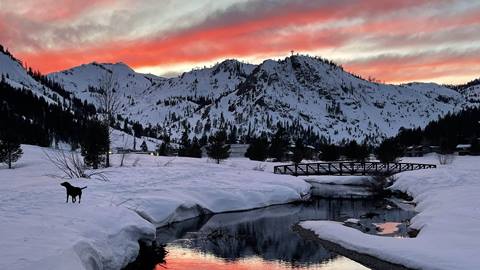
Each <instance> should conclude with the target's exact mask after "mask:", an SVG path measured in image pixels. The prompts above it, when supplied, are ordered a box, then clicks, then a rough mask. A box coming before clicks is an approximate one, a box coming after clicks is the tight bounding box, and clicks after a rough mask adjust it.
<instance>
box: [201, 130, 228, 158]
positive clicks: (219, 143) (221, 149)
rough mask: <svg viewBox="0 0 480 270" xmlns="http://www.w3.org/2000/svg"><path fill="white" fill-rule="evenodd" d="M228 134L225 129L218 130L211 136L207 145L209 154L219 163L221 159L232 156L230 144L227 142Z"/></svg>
mask: <svg viewBox="0 0 480 270" xmlns="http://www.w3.org/2000/svg"><path fill="white" fill-rule="evenodd" d="M226 141H227V134H226V132H225V131H223V130H222V131H218V132H217V133H215V134H214V135H213V136H210V138H209V144H208V146H207V155H208V156H209V157H210V158H211V159H214V160H215V161H216V162H217V164H220V161H221V160H224V159H227V158H228V157H229V156H230V145H228V144H226Z"/></svg>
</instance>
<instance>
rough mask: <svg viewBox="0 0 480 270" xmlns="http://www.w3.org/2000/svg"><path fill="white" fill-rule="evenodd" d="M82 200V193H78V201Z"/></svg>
mask: <svg viewBox="0 0 480 270" xmlns="http://www.w3.org/2000/svg"><path fill="white" fill-rule="evenodd" d="M81 200H82V193H80V194H78V203H80V201H81Z"/></svg>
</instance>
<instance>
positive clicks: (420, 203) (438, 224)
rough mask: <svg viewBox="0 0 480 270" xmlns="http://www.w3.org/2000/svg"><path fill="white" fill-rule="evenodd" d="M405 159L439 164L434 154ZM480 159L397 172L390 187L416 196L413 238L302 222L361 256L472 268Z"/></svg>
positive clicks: (479, 233) (477, 261)
mask: <svg viewBox="0 0 480 270" xmlns="http://www.w3.org/2000/svg"><path fill="white" fill-rule="evenodd" d="M404 161H406V162H425V163H438V161H437V160H436V159H435V157H434V156H429V157H424V158H405V159H404ZM478 164H480V157H468V156H465V157H456V159H455V160H454V162H453V164H451V165H445V166H439V168H437V169H435V170H423V171H412V172H404V173H401V174H398V179H397V181H396V182H395V184H394V185H393V187H392V188H393V189H397V190H400V191H403V192H407V193H408V194H410V195H412V196H413V197H414V200H415V202H416V204H417V207H416V210H417V211H418V212H419V213H418V214H417V215H416V216H415V217H414V218H413V219H412V221H411V222H412V223H411V226H410V227H411V228H413V229H419V230H420V233H419V234H418V236H417V237H416V238H406V239H405V238H388V237H381V236H371V235H366V234H364V233H362V232H360V231H358V230H355V229H353V228H349V227H346V226H344V225H342V224H341V223H336V222H332V221H306V222H302V223H300V225H301V226H302V227H303V228H306V229H309V230H312V231H313V232H314V233H315V234H316V235H317V236H318V237H319V238H320V239H323V240H326V241H330V242H333V243H335V244H338V245H340V246H341V247H343V248H346V249H348V250H352V251H355V252H358V253H361V254H366V255H370V256H374V257H377V258H379V259H382V260H385V261H388V262H391V263H395V264H400V265H404V266H406V267H409V268H415V269H475V268H477V267H478V265H480V258H479V257H478V254H480V246H479V245H478V242H479V240H480V219H479V218H478V217H479V216H480V201H479V200H478V198H480V181H479V180H480V168H478Z"/></svg>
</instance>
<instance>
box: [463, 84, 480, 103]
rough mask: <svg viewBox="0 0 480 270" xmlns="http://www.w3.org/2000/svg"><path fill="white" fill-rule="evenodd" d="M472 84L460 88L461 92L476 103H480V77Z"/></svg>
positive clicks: (471, 101)
mask: <svg viewBox="0 0 480 270" xmlns="http://www.w3.org/2000/svg"><path fill="white" fill-rule="evenodd" d="M474 82H476V83H472V84H471V85H469V86H468V87H466V88H463V89H460V90H459V91H460V93H462V94H463V96H465V98H466V99H467V100H468V101H469V102H470V103H474V104H479V103H480V79H477V80H475V81H474Z"/></svg>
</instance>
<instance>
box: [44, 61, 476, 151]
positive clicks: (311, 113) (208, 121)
mask: <svg viewBox="0 0 480 270" xmlns="http://www.w3.org/2000/svg"><path fill="white" fill-rule="evenodd" d="M106 74H112V76H113V78H114V80H115V84H116V88H115V89H118V91H119V92H120V94H121V99H122V112H121V113H122V115H123V116H124V117H128V118H129V119H130V120H135V121H139V122H141V123H143V124H151V125H153V126H155V125H157V124H158V126H159V128H160V129H161V130H164V131H166V132H167V133H170V134H172V135H173V136H174V137H178V136H179V135H180V134H181V132H182V131H183V130H184V127H185V126H186V127H188V128H189V129H190V131H191V136H197V137H200V136H202V135H203V134H210V133H211V132H213V131H215V130H217V129H220V128H222V127H226V128H228V129H232V128H233V127H235V128H236V131H237V133H238V134H239V135H245V134H247V133H248V132H250V134H252V135H253V134H257V135H258V134H260V133H261V132H271V131H272V130H273V129H274V128H275V126H276V124H277V123H281V124H283V125H285V126H295V127H303V128H304V129H305V130H310V131H312V132H314V133H318V134H319V135H320V136H324V137H325V138H330V139H331V140H332V141H336V142H338V141H341V140H342V139H351V138H354V139H357V140H363V139H365V138H369V139H370V140H372V141H378V140H379V139H381V138H382V137H385V136H392V135H395V134H396V133H397V132H398V130H399V129H400V128H401V127H406V128H410V127H418V126H420V127H423V126H425V125H426V124H427V123H428V122H430V121H431V120H436V119H438V117H440V116H442V115H445V114H446V113H448V112H454V111H459V110H461V109H462V108H464V107H465V106H467V105H468V104H469V101H467V99H466V98H465V97H464V96H463V95H462V94H461V93H459V92H457V91H454V90H453V89H450V88H447V87H444V86H440V85H437V84H433V83H410V84H405V85H388V84H380V83H375V82H370V81H366V80H364V79H362V78H359V77H357V76H355V75H352V74H350V73H348V72H346V71H344V70H343V69H342V68H341V67H339V66H337V65H335V64H333V63H331V62H330V61H327V60H324V59H320V58H314V57H309V56H292V57H288V58H286V59H284V60H280V61H273V60H266V61H264V62H263V63H261V64H260V65H250V64H245V63H241V62H238V61H236V60H227V61H224V62H222V63H219V64H217V65H215V66H213V67H211V68H205V69H200V70H193V71H191V72H187V73H184V74H182V75H181V76H179V77H176V78H171V79H165V78H160V77H156V76H154V75H146V74H139V73H136V72H135V71H133V70H132V69H130V68H129V67H128V66H126V65H125V64H122V63H117V64H98V63H91V64H87V65H82V66H79V67H75V68H72V69H69V70H65V71H62V72H57V73H52V74H50V75H49V78H51V79H54V80H55V81H57V82H58V83H60V84H62V85H63V86H64V87H65V89H66V90H68V91H71V92H72V93H74V94H75V95H76V96H77V97H80V98H82V99H86V100H90V101H91V102H94V96H95V89H96V88H98V87H99V82H100V81H101V79H102V78H103V77H105V75H106Z"/></svg>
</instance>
